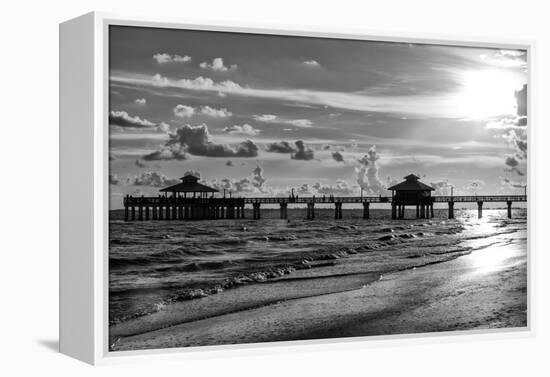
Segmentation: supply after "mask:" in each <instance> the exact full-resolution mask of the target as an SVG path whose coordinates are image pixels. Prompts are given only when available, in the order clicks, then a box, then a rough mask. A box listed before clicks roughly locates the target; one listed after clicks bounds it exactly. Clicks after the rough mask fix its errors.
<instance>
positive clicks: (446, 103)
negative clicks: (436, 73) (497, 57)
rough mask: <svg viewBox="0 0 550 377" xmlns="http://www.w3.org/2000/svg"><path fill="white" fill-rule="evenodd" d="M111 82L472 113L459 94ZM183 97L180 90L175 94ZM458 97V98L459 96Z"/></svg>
mask: <svg viewBox="0 0 550 377" xmlns="http://www.w3.org/2000/svg"><path fill="white" fill-rule="evenodd" d="M110 80H111V82H113V83H120V84H126V85H128V84H129V85H136V86H144V85H152V86H156V87H170V88H177V89H189V90H200V91H214V92H216V93H225V94H233V95H239V96H244V97H254V98H263V99H279V100H283V101H286V102H288V101H291V102H296V103H303V104H308V105H322V106H330V107H334V108H338V109H348V110H355V111H363V112H386V113H388V112H393V113H399V114H404V115H407V116H410V115H422V116H436V117H441V118H453V119H454V118H466V117H469V116H471V114H469V109H468V107H463V106H462V107H461V106H456V103H457V100H458V99H459V96H460V95H458V94H456V93H448V94H429V95H428V94H414V95H397V94H395V95H378V94H376V93H355V92H354V93H350V92H337V91H322V90H307V89H301V88H300V89H295V88H276V89H263V88H262V89H260V88H253V87H250V86H245V87H243V86H240V85H239V84H237V83H235V82H233V81H230V80H226V81H221V82H214V81H213V80H212V79H210V78H205V77H202V76H199V77H197V78H194V79H171V78H167V77H164V76H161V75H160V74H158V73H157V74H155V75H153V76H152V77H151V76H149V75H144V74H131V73H123V74H122V75H120V76H112V77H110ZM171 95H174V96H179V95H180V94H179V93H174V94H171ZM457 96H458V97H457Z"/></svg>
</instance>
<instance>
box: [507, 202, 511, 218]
mask: <svg viewBox="0 0 550 377" xmlns="http://www.w3.org/2000/svg"><path fill="white" fill-rule="evenodd" d="M506 205H507V206H508V211H507V212H508V218H509V219H511V218H512V201H511V200H508V201H507V202H506Z"/></svg>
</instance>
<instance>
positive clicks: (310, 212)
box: [306, 203, 315, 220]
mask: <svg viewBox="0 0 550 377" xmlns="http://www.w3.org/2000/svg"><path fill="white" fill-rule="evenodd" d="M306 217H307V219H308V220H313V219H315V204H314V203H307V216H306Z"/></svg>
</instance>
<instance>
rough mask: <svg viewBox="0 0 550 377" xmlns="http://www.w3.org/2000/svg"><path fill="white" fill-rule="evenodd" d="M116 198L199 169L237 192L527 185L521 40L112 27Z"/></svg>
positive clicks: (509, 189) (210, 181) (480, 189)
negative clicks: (456, 42) (507, 46)
mask: <svg viewBox="0 0 550 377" xmlns="http://www.w3.org/2000/svg"><path fill="white" fill-rule="evenodd" d="M109 33H110V37H109V39H110V40H109V84H110V85H109V135H110V136H109V160H110V169H109V170H110V171H109V182H110V193H111V194H110V196H111V200H110V202H111V208H120V207H121V206H122V198H123V196H124V195H126V194H130V195H145V196H148V195H154V196H156V195H158V193H159V191H158V190H159V189H161V188H163V187H166V186H169V185H172V184H175V183H177V182H179V180H178V178H180V177H182V176H184V175H187V174H194V175H197V176H200V179H201V182H202V183H204V184H207V185H210V186H213V187H215V188H218V189H219V190H220V191H223V190H224V189H225V190H226V191H231V192H232V193H233V194H234V195H238V196H288V195H289V193H290V191H291V190H292V189H294V192H295V194H298V195H300V196H310V195H317V196H319V195H330V194H333V195H337V196H338V195H341V196H358V195H360V193H361V191H363V195H376V196H378V195H383V196H384V195H389V194H390V192H389V191H387V190H386V188H387V187H389V186H390V185H392V184H394V183H397V182H400V181H402V180H403V177H404V176H406V175H408V174H410V173H414V174H416V175H418V176H419V177H421V181H422V182H424V183H426V184H429V185H431V186H433V187H434V188H435V189H436V191H435V194H436V195H438V194H439V195H446V194H449V192H450V187H451V186H452V187H453V188H454V194H455V195H467V194H484V193H485V194H489V193H490V194H519V193H523V190H524V189H523V186H524V185H525V182H526V181H527V179H526V162H527V127H528V122H527V111H526V102H527V98H526V93H527V86H526V85H527V79H528V72H527V68H528V64H527V60H526V52H525V51H522V50H500V49H488V48H474V47H457V46H443V45H429V44H410V43H393V42H377V41H360V40H343V39H327V38H309V37H293V36H274V35H260V34H242V33H222V32H209V31H193V30H179V29H157V28H138V27H127V26H111V27H110V32H109Z"/></svg>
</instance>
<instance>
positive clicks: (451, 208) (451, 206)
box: [448, 202, 455, 219]
mask: <svg viewBox="0 0 550 377" xmlns="http://www.w3.org/2000/svg"><path fill="white" fill-rule="evenodd" d="M448 204H449V219H454V218H455V203H454V202H449V203H448Z"/></svg>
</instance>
